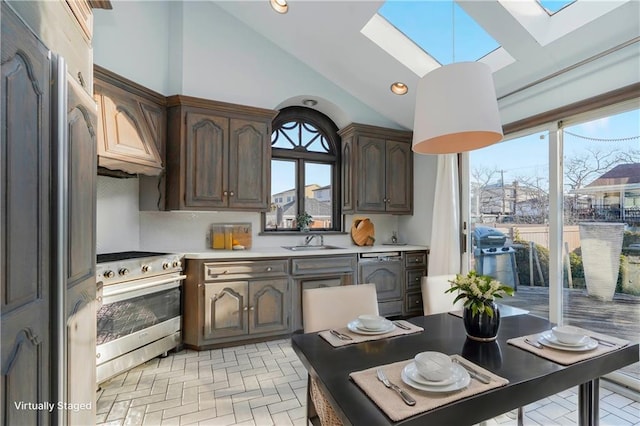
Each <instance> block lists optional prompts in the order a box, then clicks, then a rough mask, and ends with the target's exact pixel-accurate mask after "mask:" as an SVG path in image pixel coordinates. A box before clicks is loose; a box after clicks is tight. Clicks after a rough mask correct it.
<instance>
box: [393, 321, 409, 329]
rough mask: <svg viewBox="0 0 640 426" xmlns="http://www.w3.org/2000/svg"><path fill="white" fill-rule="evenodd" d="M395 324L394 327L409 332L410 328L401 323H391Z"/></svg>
mask: <svg viewBox="0 0 640 426" xmlns="http://www.w3.org/2000/svg"><path fill="white" fill-rule="evenodd" d="M393 323H394V324H395V326H396V327H399V328H401V329H403V330H411V327H409V326H407V325H404V324H403V323H401V322H400V321H394V322H393Z"/></svg>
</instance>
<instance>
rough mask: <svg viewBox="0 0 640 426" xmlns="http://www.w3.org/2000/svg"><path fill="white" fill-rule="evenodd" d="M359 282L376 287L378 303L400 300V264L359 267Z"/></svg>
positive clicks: (402, 278) (402, 282) (363, 265)
mask: <svg viewBox="0 0 640 426" xmlns="http://www.w3.org/2000/svg"><path fill="white" fill-rule="evenodd" d="M360 282H361V283H363V284H365V283H373V284H375V285H376V292H377V293H378V300H379V301H381V302H382V301H386V300H393V299H400V298H401V297H402V289H403V287H404V277H403V268H402V263H401V262H371V263H363V264H361V265H360Z"/></svg>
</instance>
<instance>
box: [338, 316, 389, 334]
mask: <svg viewBox="0 0 640 426" xmlns="http://www.w3.org/2000/svg"><path fill="white" fill-rule="evenodd" d="M383 324H384V325H383V327H382V328H381V329H379V330H371V329H370V328H364V327H363V325H362V324H361V323H360V320H358V319H355V320H353V321H351V322H350V323H349V324H347V328H348V329H349V330H350V331H352V332H354V333H357V334H384V333H388V332H390V331H392V330H394V329H395V328H396V326H395V325H394V324H393V323H392V322H391V321H389V320H388V319H385V320H384V323H383Z"/></svg>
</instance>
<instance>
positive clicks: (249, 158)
mask: <svg viewBox="0 0 640 426" xmlns="http://www.w3.org/2000/svg"><path fill="white" fill-rule="evenodd" d="M270 142H271V135H269V134H268V126H267V124H266V123H263V122H259V121H249V120H240V119H233V118H232V119H231V122H230V132H229V186H228V188H225V189H226V190H227V191H228V194H229V208H232V209H243V210H246V209H251V210H266V209H267V208H268V207H269V180H270V172H269V170H270V153H271V144H270Z"/></svg>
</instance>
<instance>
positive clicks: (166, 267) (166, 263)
mask: <svg viewBox="0 0 640 426" xmlns="http://www.w3.org/2000/svg"><path fill="white" fill-rule="evenodd" d="M170 267H171V264H170V263H169V262H162V269H169V268H170Z"/></svg>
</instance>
